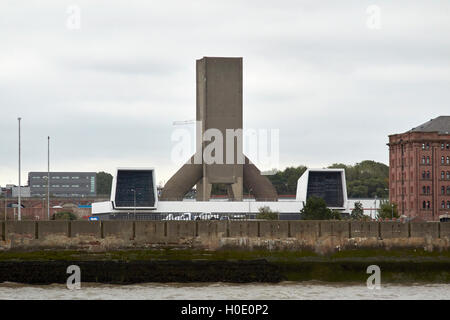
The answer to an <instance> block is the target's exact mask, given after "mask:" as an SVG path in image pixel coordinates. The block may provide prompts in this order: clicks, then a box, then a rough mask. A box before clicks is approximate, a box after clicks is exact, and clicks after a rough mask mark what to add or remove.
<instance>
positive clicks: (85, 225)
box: [70, 221, 102, 238]
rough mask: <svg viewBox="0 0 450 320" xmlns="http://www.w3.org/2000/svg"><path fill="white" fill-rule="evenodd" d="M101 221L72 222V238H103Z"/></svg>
mask: <svg viewBox="0 0 450 320" xmlns="http://www.w3.org/2000/svg"><path fill="white" fill-rule="evenodd" d="M101 226H102V225H101V222H100V221H71V222H70V236H71V237H72V238H75V237H78V236H89V237H93V238H101V236H102V234H101V233H102V229H101Z"/></svg>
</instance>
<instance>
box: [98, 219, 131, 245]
mask: <svg viewBox="0 0 450 320" xmlns="http://www.w3.org/2000/svg"><path fill="white" fill-rule="evenodd" d="M102 224H103V237H104V238H108V237H114V238H118V239H120V240H123V241H131V240H134V227H133V225H134V224H133V221H103V222H102Z"/></svg>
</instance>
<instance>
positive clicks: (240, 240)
mask: <svg viewBox="0 0 450 320" xmlns="http://www.w3.org/2000/svg"><path fill="white" fill-rule="evenodd" d="M1 225H4V228H1V227H0V230H3V229H4V232H2V234H3V238H4V240H3V238H2V237H0V250H10V249H15V248H21V249H32V250H40V249H52V248H71V249H76V250H92V251H102V250H103V251H105V250H114V249H122V248H123V249H127V248H149V247H155V248H163V247H164V246H171V247H180V248H201V249H207V250H218V249H222V248H232V249H244V250H253V249H269V250H294V251H304V250H310V251H314V252H316V253H319V254H326V253H329V252H333V251H336V250H337V251H341V250H353V249H377V250H391V248H420V249H425V250H427V251H436V250H438V251H439V250H448V249H449V248H450V223H436V222H427V223H396V222H380V223H379V222H348V221H72V222H69V221H38V222H34V221H20V222H17V221H16V222H13V221H8V222H6V223H0V226H1ZM378 230H379V234H380V235H381V237H378ZM69 234H70V237H69V236H68V235H69ZM0 235H1V234H0Z"/></svg>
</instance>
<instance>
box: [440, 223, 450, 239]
mask: <svg viewBox="0 0 450 320" xmlns="http://www.w3.org/2000/svg"><path fill="white" fill-rule="evenodd" d="M440 229H441V230H440V236H441V239H444V238H447V240H450V223H449V222H447V223H445V222H444V223H440Z"/></svg>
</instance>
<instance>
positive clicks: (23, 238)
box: [5, 221, 36, 247]
mask: <svg viewBox="0 0 450 320" xmlns="http://www.w3.org/2000/svg"><path fill="white" fill-rule="evenodd" d="M5 238H6V241H5V245H6V247H16V246H17V247H21V246H33V245H34V244H35V240H34V239H35V238H36V222H34V221H20V222H19V223H17V222H14V221H6V222H5Z"/></svg>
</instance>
